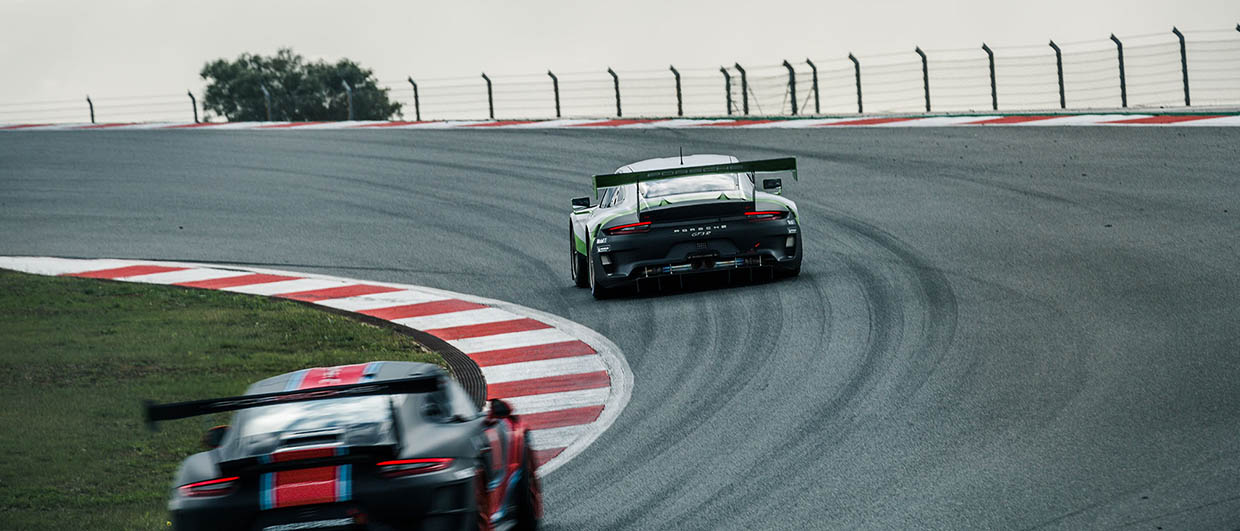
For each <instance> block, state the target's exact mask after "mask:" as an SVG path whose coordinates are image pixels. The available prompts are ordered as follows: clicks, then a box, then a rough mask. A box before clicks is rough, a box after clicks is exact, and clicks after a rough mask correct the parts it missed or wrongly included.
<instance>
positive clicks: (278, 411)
mask: <svg viewBox="0 0 1240 531" xmlns="http://www.w3.org/2000/svg"><path fill="white" fill-rule="evenodd" d="M391 418H392V413H391V405H390V404H389V403H388V397H386V396H358V397H351V398H334V399H331V400H314V401H309V402H293V403H291V404H279V405H275V406H263V407H260V408H254V409H251V410H249V411H246V412H245V415H244V418H241V419H238V420H239V424H241V426H240V430H239V432H240V435H241V436H242V437H251V436H255V435H264V434H268V433H273V434H274V433H288V432H299V431H309V430H320V429H324V428H343V429H345V430H346V431H348V429H349V428H352V427H358V426H362V425H366V424H383V423H387V422H390V421H391Z"/></svg>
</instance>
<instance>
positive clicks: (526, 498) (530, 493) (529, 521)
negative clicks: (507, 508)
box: [516, 432, 542, 531]
mask: <svg viewBox="0 0 1240 531" xmlns="http://www.w3.org/2000/svg"><path fill="white" fill-rule="evenodd" d="M528 436H529V432H526V437H528ZM529 443H530V441H529V440H526V441H525V456H523V458H524V460H525V466H524V468H525V470H524V472H525V474H524V475H523V476H521V482H520V483H519V484H518V486H517V489H518V492H519V493H520V496H521V497H520V498H518V499H517V525H516V529H518V530H520V531H535V530H536V529H538V520H539V518H540V517H541V516H542V514H541V513H542V493H541V490H540V489H539V485H538V477H537V476H535V475H534V470H535V467H534V452H533V451H532V450H530V444H529Z"/></svg>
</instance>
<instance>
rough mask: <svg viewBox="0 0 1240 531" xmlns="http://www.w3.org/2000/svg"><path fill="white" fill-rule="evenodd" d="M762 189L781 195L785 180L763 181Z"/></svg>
mask: <svg viewBox="0 0 1240 531" xmlns="http://www.w3.org/2000/svg"><path fill="white" fill-rule="evenodd" d="M762 189H763V190H766V191H768V192H770V193H772V194H775V195H779V194H780V193H782V192H783V190H784V180H783V179H762Z"/></svg>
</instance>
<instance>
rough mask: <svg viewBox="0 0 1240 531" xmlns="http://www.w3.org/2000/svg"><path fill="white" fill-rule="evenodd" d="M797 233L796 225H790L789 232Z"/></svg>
mask: <svg viewBox="0 0 1240 531" xmlns="http://www.w3.org/2000/svg"><path fill="white" fill-rule="evenodd" d="M796 233H797V228H796V227H788V234H796Z"/></svg>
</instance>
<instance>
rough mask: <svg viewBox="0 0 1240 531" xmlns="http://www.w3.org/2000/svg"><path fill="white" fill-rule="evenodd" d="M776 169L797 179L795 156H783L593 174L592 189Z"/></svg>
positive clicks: (596, 190)
mask: <svg viewBox="0 0 1240 531" xmlns="http://www.w3.org/2000/svg"><path fill="white" fill-rule="evenodd" d="M776 171H790V172H792V178H793V180H797V159H796V158H795V157H785V158H780V159H765V160H751V161H746V162H732V163H728V164H711V165H708V166H680V167H676V168H666V169H662V170H649V171H634V172H629V173H607V174H603V175H595V176H594V191H595V193H596V194H597V193H598V189H599V188H608V187H611V186H620V185H624V184H634V183H640V182H645V181H657V180H660V179H672V178H675V177H688V176H690V175H716V174H720V173H748V172H759V173H764V172H776Z"/></svg>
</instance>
